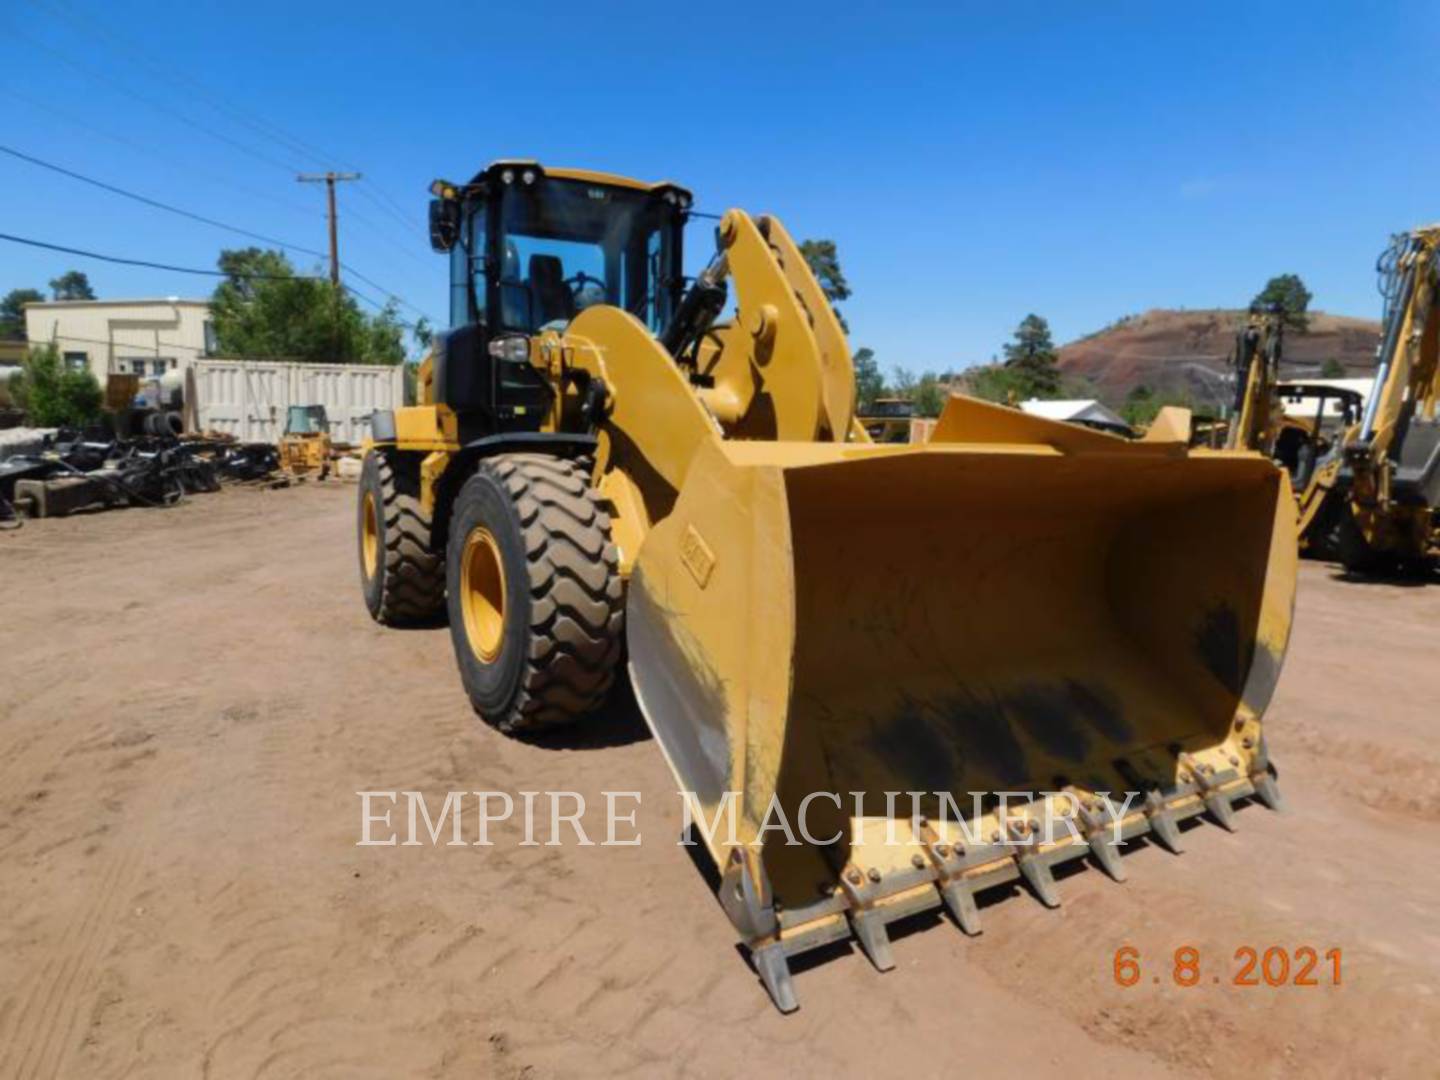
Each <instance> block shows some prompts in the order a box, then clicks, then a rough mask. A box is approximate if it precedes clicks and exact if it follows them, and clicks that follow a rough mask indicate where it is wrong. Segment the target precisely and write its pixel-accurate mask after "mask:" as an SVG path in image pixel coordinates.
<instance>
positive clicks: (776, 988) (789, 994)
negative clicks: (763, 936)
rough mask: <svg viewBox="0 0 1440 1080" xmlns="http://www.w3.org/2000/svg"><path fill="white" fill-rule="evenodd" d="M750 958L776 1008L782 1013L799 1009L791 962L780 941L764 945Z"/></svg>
mask: <svg viewBox="0 0 1440 1080" xmlns="http://www.w3.org/2000/svg"><path fill="white" fill-rule="evenodd" d="M750 958H751V959H752V960H753V961H754V962H755V970H756V971H757V972H758V973H759V975H760V981H761V982H762V983H764V984H765V991H766V992H767V993H768V994H769V995H770V1000H771V1001H773V1002H774V1003H775V1007H776V1008H777V1009H779V1010H780V1011H781V1012H782V1013H792V1012H794V1011H795V1010H796V1009H798V1008H799V1007H800V1002H799V1001H798V1000H796V997H795V983H794V980H793V979H791V978H790V961H789V960H788V959H787V958H786V956H785V949H784V947H783V946H782V945H781V944H780V943H779V942H778V941H777V942H774V943H772V944H770V945H763V946H761V947H760V948H759V949H756V950H755V951H754V952H752V953H751V954H750Z"/></svg>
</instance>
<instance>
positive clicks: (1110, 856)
mask: <svg viewBox="0 0 1440 1080" xmlns="http://www.w3.org/2000/svg"><path fill="white" fill-rule="evenodd" d="M1087 843H1088V844H1089V845H1090V854H1091V855H1094V856H1095V861H1096V862H1097V863H1098V864H1099V865H1100V869H1101V870H1104V871H1105V873H1106V874H1108V875H1109V876H1110V880H1111V881H1124V880H1125V868H1124V867H1123V866H1121V865H1120V852H1119V851H1117V850H1116V848H1115V845H1114V844H1113V843H1112V842H1111V841H1109V840H1108V839H1106V837H1105V834H1104V833H1103V832H1093V833H1091V834H1090V838H1089V840H1088V841H1087Z"/></svg>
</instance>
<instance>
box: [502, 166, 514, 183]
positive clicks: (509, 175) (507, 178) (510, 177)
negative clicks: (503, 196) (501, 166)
mask: <svg viewBox="0 0 1440 1080" xmlns="http://www.w3.org/2000/svg"><path fill="white" fill-rule="evenodd" d="M500 179H501V180H502V181H504V182H505V183H507V184H513V183H514V182H515V170H514V169H506V170H505V171H504V172H502V173H501V174H500Z"/></svg>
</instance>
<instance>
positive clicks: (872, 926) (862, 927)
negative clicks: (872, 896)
mask: <svg viewBox="0 0 1440 1080" xmlns="http://www.w3.org/2000/svg"><path fill="white" fill-rule="evenodd" d="M850 926H851V928H852V929H853V930H854V931H855V940H856V941H858V942H860V948H861V949H863V950H864V951H865V956H866V957H867V958H868V959H869V961H870V963H872V964H874V965H875V970H876V971H889V970H891V969H892V968H893V967H894V966H895V957H894V956H893V955H892V954H891V952H890V934H889V932H888V931H887V930H886V929H885V921H884V920H883V919H881V918H880V917H879V915H878V914H877V913H876V912H874V911H855V910H852V911H851V912H850Z"/></svg>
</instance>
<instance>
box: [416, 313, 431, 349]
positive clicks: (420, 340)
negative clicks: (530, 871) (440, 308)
mask: <svg viewBox="0 0 1440 1080" xmlns="http://www.w3.org/2000/svg"><path fill="white" fill-rule="evenodd" d="M410 333H411V334H412V335H414V338H415V344H416V345H419V346H420V351H421V352H422V353H427V352H429V351H430V346H431V345H433V344H434V343H435V328H434V327H433V326H431V325H430V319H429V317H428V316H425V315H421V316H420V317H419V318H418V319H416V320H415V325H414V326H413V327H411V329H410Z"/></svg>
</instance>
